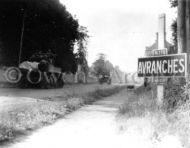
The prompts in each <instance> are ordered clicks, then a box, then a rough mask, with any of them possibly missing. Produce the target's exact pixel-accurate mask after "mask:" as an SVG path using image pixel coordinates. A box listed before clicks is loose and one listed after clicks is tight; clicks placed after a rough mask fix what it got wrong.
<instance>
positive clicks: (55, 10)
mask: <svg viewBox="0 0 190 148" xmlns="http://www.w3.org/2000/svg"><path fill="white" fill-rule="evenodd" d="M80 27H81V26H80V25H79V23H78V20H77V19H75V18H74V17H73V16H72V15H71V14H70V13H69V12H68V11H67V9H66V7H65V6H64V5H62V4H61V3H60V2H59V0H40V1H39V0H1V1H0V39H1V42H2V46H1V47H0V49H1V54H2V56H3V58H2V59H0V64H1V65H7V66H18V61H19V60H18V59H19V53H20V49H22V52H21V54H20V55H21V62H22V61H25V60H29V59H30V57H31V56H32V55H33V54H34V53H36V52H42V53H47V52H48V51H49V50H51V51H52V52H53V53H55V54H56V58H55V65H56V66H59V67H61V68H62V71H71V72H73V73H74V72H75V71H76V69H77V57H76V55H75V54H74V52H73V50H74V45H75V44H76V42H77V41H82V40H84V36H85V35H86V32H83V31H84V30H81V29H80ZM22 33H23V40H22V42H21V36H22ZM21 43H22V44H21ZM21 46H22V48H20V47H21Z"/></svg>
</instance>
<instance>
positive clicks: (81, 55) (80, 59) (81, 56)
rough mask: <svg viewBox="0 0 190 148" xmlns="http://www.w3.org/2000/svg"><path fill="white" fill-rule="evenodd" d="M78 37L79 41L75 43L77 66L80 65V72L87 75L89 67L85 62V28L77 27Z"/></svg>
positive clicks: (86, 37)
mask: <svg viewBox="0 0 190 148" xmlns="http://www.w3.org/2000/svg"><path fill="white" fill-rule="evenodd" d="M79 35H80V39H79V40H78V41H77V46H78V49H77V53H76V57H77V64H79V65H81V68H82V71H84V72H85V74H87V73H88V70H89V67H88V62H87V59H86V58H87V43H88V38H89V36H88V31H87V28H86V27H83V26H81V27H79Z"/></svg>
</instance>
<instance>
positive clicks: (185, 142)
mask: <svg viewBox="0 0 190 148" xmlns="http://www.w3.org/2000/svg"><path fill="white" fill-rule="evenodd" d="M153 90H154V87H153V89H147V88H143V87H141V88H139V89H138V90H135V91H134V92H132V93H131V94H129V96H128V100H127V101H126V102H125V103H124V104H122V105H121V106H120V107H119V110H118V117H119V121H120V127H119V128H120V129H121V130H122V131H125V130H127V129H128V128H129V127H130V126H131V125H130V124H131V123H134V125H137V124H139V123H142V122H146V126H142V125H141V126H140V127H138V128H139V129H141V131H143V130H145V129H146V130H145V131H147V130H148V129H151V132H149V133H148V132H145V135H147V134H149V137H150V139H151V140H152V139H154V140H155V139H156V140H157V141H162V140H163V138H164V137H166V136H171V135H172V136H175V137H177V139H179V141H180V143H181V145H182V146H183V147H184V148H189V147H190V138H189V137H190V101H186V103H184V104H181V105H178V106H177V107H176V108H175V110H174V111H172V112H168V111H167V110H166V108H165V106H164V105H163V106H159V105H157V103H156V100H155V96H156V95H155V93H154V91H153Z"/></svg>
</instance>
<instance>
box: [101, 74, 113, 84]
mask: <svg viewBox="0 0 190 148" xmlns="http://www.w3.org/2000/svg"><path fill="white" fill-rule="evenodd" d="M98 80H99V83H100V84H103V83H107V84H111V75H110V73H104V74H101V75H100V76H99V78H98Z"/></svg>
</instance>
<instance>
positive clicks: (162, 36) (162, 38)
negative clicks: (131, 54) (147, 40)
mask: <svg viewBox="0 0 190 148" xmlns="http://www.w3.org/2000/svg"><path fill="white" fill-rule="evenodd" d="M158 22H159V24H158V32H157V33H156V40H155V42H154V43H153V44H152V45H151V46H147V47H146V50H145V56H153V50H155V49H162V48H166V49H167V54H175V53H177V50H176V49H175V48H174V46H173V45H172V44H171V43H169V42H168V41H167V40H166V15H165V14H160V15H159V21H158Z"/></svg>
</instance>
